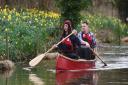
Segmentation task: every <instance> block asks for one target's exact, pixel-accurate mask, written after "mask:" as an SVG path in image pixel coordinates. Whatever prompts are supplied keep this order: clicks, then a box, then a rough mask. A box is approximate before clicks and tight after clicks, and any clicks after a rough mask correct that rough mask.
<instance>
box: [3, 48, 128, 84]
mask: <svg viewBox="0 0 128 85" xmlns="http://www.w3.org/2000/svg"><path fill="white" fill-rule="evenodd" d="M98 50H99V51H100V56H101V58H102V59H103V61H104V62H106V63H107V67H102V66H103V64H102V62H100V60H98V59H97V60H98V61H97V62H96V68H95V69H90V70H88V71H63V72H55V61H53V60H50V61H42V63H41V64H39V65H38V66H37V67H36V68H33V69H30V68H26V67H24V66H21V65H20V64H17V66H16V68H15V69H14V70H12V71H7V72H0V85H128V46H102V47H100V49H98Z"/></svg>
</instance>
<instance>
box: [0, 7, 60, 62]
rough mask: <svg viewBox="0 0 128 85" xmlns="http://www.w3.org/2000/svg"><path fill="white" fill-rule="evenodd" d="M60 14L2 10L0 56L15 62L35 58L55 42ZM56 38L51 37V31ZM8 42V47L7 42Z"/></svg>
mask: <svg viewBox="0 0 128 85" xmlns="http://www.w3.org/2000/svg"><path fill="white" fill-rule="evenodd" d="M58 19H59V14H57V13H54V12H44V11H38V10H36V9H22V10H20V11H16V10H15V9H11V10H10V9H9V8H7V7H6V8H5V9H0V56H6V57H7V54H8V52H7V49H8V50H9V56H10V58H11V59H13V60H20V59H25V58H30V57H35V56H36V55H37V54H39V53H40V52H44V51H46V50H47V47H48V46H50V44H49V43H47V42H48V41H51V42H54V38H53V37H57V36H58V35H57V34H58V29H57V28H56V27H57V26H59V20H58ZM47 29H49V30H53V29H56V30H53V31H54V32H53V31H52V33H54V35H55V36H53V35H52V36H51V31H48V30H47ZM6 41H8V47H7V42H6Z"/></svg>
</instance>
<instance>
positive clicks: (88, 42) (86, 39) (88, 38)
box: [78, 22, 96, 60]
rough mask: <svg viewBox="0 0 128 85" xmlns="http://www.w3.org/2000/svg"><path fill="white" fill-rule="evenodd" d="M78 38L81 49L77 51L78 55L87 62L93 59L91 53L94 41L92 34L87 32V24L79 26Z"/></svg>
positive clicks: (94, 44)
mask: <svg viewBox="0 0 128 85" xmlns="http://www.w3.org/2000/svg"><path fill="white" fill-rule="evenodd" d="M78 38H79V40H80V42H81V48H80V49H79V50H78V55H79V56H80V57H81V58H83V59H87V60H91V59H95V56H94V54H93V52H92V51H94V48H95V47H96V39H95V36H94V34H93V33H92V32H90V30H89V26H88V23H87V22H83V23H82V24H81V32H79V33H78Z"/></svg>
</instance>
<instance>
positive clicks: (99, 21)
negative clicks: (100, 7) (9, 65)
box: [0, 7, 128, 60]
mask: <svg viewBox="0 0 128 85" xmlns="http://www.w3.org/2000/svg"><path fill="white" fill-rule="evenodd" d="M59 20H60V15H59V14H57V13H54V12H44V11H39V10H36V9H21V10H19V11H17V10H16V9H9V8H7V7H6V8H4V9H1V8H0V56H3V57H5V56H7V50H6V45H7V42H6V41H8V50H9V56H10V58H11V59H12V60H22V59H23V60H24V59H30V58H32V57H35V56H36V55H37V54H39V53H43V52H45V51H46V50H47V49H48V48H50V47H51V45H52V44H53V43H55V42H56V41H59V40H58V38H59V34H60V30H59V29H58V26H59ZM82 20H87V21H88V22H89V25H90V28H91V30H92V31H93V32H95V31H98V30H101V29H111V30H112V31H113V32H114V33H115V35H117V38H121V37H122V36H127V35H128V29H127V28H128V26H126V24H123V23H122V22H121V21H120V20H119V19H117V18H114V17H106V16H102V15H98V14H94V15H92V14H89V13H84V14H83V15H82ZM79 26H80V24H79ZM78 30H80V27H79V29H78Z"/></svg>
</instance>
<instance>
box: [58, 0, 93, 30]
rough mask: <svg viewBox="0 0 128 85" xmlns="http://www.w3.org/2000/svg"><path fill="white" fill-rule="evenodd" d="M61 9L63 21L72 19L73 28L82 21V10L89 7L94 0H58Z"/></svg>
mask: <svg viewBox="0 0 128 85" xmlns="http://www.w3.org/2000/svg"><path fill="white" fill-rule="evenodd" d="M56 2H57V5H58V7H59V8H60V11H61V21H64V20H65V19H70V20H71V21H72V22H73V28H76V27H77V25H78V24H79V23H80V20H81V15H80V11H81V10H83V9H85V8H88V6H89V5H90V4H91V3H92V0H56Z"/></svg>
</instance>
